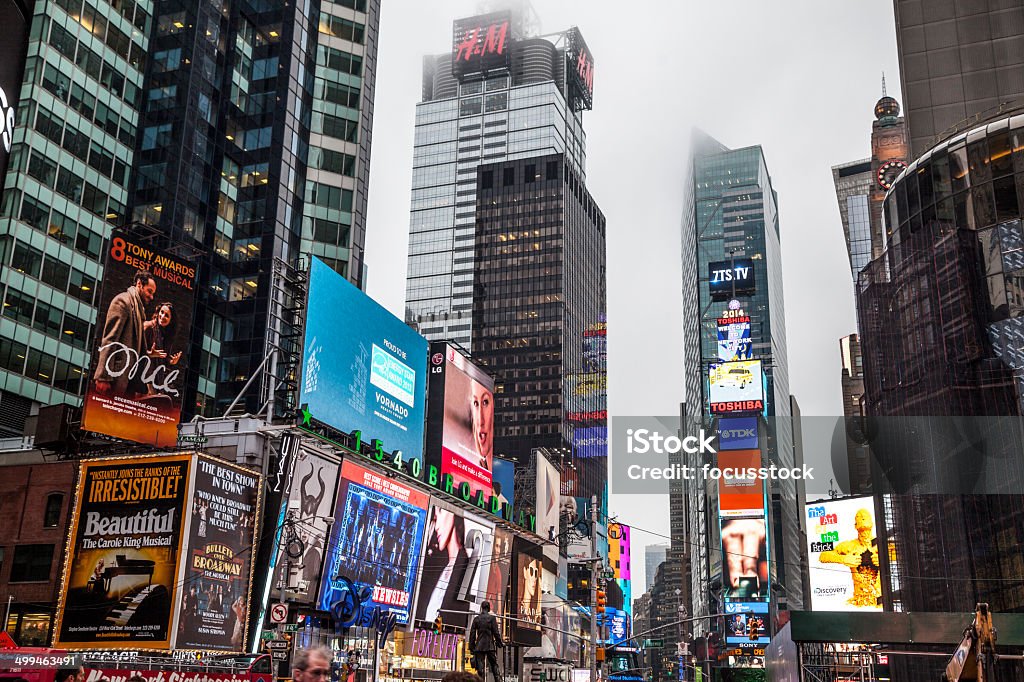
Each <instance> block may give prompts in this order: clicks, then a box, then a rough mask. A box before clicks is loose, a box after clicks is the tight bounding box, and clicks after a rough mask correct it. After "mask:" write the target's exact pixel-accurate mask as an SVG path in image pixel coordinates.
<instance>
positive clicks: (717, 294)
mask: <svg viewBox="0 0 1024 682" xmlns="http://www.w3.org/2000/svg"><path fill="white" fill-rule="evenodd" d="M708 289H709V291H710V293H711V300H712V301H725V300H728V299H730V298H736V297H737V296H752V295H753V294H754V292H755V291H757V289H756V287H755V286H754V261H753V260H752V259H750V258H736V259H734V260H723V261H715V262H713V263H708Z"/></svg>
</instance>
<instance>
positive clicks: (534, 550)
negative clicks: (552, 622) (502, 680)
mask: <svg viewBox="0 0 1024 682" xmlns="http://www.w3.org/2000/svg"><path fill="white" fill-rule="evenodd" d="M543 577H544V552H543V548H542V547H541V546H540V545H536V544H534V543H532V542H530V541H529V540H526V539H525V538H521V537H517V538H516V539H515V541H514V543H513V562H512V585H513V591H512V594H513V599H514V601H513V603H512V604H511V605H510V606H509V615H510V616H512V617H513V618H516V620H515V621H513V623H512V635H513V641H514V642H516V643H517V644H522V645H526V646H539V645H540V643H541V622H542V620H541V619H542V611H541V596H542V593H543V584H542V583H543Z"/></svg>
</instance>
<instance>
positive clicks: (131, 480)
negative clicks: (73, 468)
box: [54, 455, 194, 649]
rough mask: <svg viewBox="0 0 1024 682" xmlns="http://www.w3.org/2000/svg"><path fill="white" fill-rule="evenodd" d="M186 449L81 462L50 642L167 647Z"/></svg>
mask: <svg viewBox="0 0 1024 682" xmlns="http://www.w3.org/2000/svg"><path fill="white" fill-rule="evenodd" d="M193 462H194V458H193V456H192V455H174V456H167V457H136V458H125V459H117V460H94V461H85V462H82V463H81V464H80V465H79V477H78V489H77V491H76V494H75V507H74V512H73V514H72V517H71V525H72V527H71V532H70V535H69V542H68V551H67V559H66V561H65V565H64V577H63V584H62V587H61V590H60V603H59V604H58V607H57V623H56V626H55V628H54V646H55V647H59V648H69V649H95V648H103V649H118V648H129V649H170V648H172V647H173V646H174V644H173V642H174V635H175V632H174V613H175V608H176V607H177V606H178V605H179V604H180V603H181V602H182V598H181V594H180V592H181V589H180V587H179V586H180V585H181V577H180V576H181V573H182V571H181V568H182V567H181V563H180V561H179V558H180V557H181V545H182V539H183V535H184V534H185V529H186V528H187V525H186V523H185V518H186V515H187V513H188V510H187V509H186V500H189V499H190V495H189V486H190V481H191V479H190V477H191V476H192V465H193Z"/></svg>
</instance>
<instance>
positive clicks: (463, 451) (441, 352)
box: [426, 342, 494, 498]
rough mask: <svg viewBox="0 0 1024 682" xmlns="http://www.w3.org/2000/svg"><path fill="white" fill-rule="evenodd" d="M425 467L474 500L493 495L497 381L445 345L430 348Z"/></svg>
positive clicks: (435, 345) (436, 343)
mask: <svg viewBox="0 0 1024 682" xmlns="http://www.w3.org/2000/svg"><path fill="white" fill-rule="evenodd" d="M429 367H430V382H429V386H428V390H429V398H430V400H429V401H428V403H429V407H430V409H429V412H428V415H427V456H426V463H427V464H431V465H434V466H436V467H437V468H438V469H439V470H440V472H441V475H442V476H446V475H449V474H450V475H451V477H452V482H453V483H454V485H455V487H456V488H458V487H460V486H462V485H463V484H466V485H468V486H469V489H470V494H471V495H472V496H473V497H474V498H475V497H476V495H477V493H478V492H483V494H484V497H490V496H491V495H492V494H493V485H492V484H493V476H494V379H492V378H491V377H490V376H489V375H488V374H487V373H486V372H484V371H483V370H482V369H480V368H479V367H478V366H477V365H475V364H473V363H472V362H471V361H470V360H469V359H468V358H466V357H465V356H464V355H463V354H462V353H460V352H459V351H458V350H456V349H455V347H454V346H451V345H449V344H447V343H445V342H435V343H432V344H431V345H430V362H429Z"/></svg>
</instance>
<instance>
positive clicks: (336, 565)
mask: <svg viewBox="0 0 1024 682" xmlns="http://www.w3.org/2000/svg"><path fill="white" fill-rule="evenodd" d="M337 500H338V501H337V504H336V505H335V509H334V519H335V521H334V525H333V527H332V528H331V538H330V542H329V543H328V545H327V554H326V557H325V560H324V572H323V578H322V579H321V581H320V592H319V596H318V598H317V608H319V609H320V610H321V611H330V610H331V605H332V604H334V603H335V602H336V601H338V600H339V599H340V598H342V597H343V595H344V593H345V591H346V586H345V584H344V582H343V581H342V580H341V578H347V579H348V580H351V581H352V583H353V584H355V586H356V587H357V588H363V587H368V588H370V590H371V597H370V600H369V601H367V602H363V603H364V605H366V606H369V607H371V608H372V607H380V609H381V611H390V612H391V613H394V614H395V616H396V618H397V622H398V623H406V622H408V620H409V613H410V611H411V610H412V598H413V589H414V587H415V585H416V569H417V568H418V565H419V559H420V541H421V539H422V538H423V527H424V525H425V524H426V518H427V504H428V502H429V500H430V498H429V496H428V495H427V494H426V493H423V492H420V491H418V490H415V489H413V488H410V487H409V486H406V485H403V484H402V483H400V482H399V481H397V480H395V479H393V478H390V477H386V476H384V475H383V474H379V473H377V472H374V471H370V470H369V469H365V468H363V467H361V466H359V465H358V464H356V463H355V462H351V461H349V460H345V461H344V462H342V464H341V482H340V484H339V486H338V497H337Z"/></svg>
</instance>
